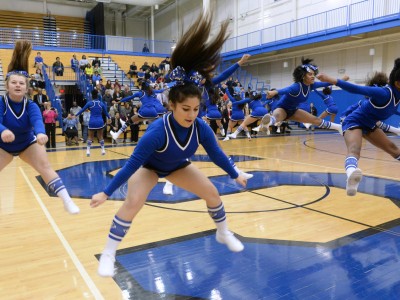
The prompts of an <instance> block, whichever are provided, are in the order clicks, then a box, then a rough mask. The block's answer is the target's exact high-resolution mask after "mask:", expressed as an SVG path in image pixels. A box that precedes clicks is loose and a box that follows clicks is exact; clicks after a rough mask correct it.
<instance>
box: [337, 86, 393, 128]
mask: <svg viewBox="0 0 400 300" xmlns="http://www.w3.org/2000/svg"><path fill="white" fill-rule="evenodd" d="M336 85H337V86H339V87H340V88H342V89H343V90H346V91H348V92H350V93H355V94H361V95H364V96H368V97H369V99H368V100H363V101H361V102H360V103H359V104H360V105H359V106H358V107H356V108H355V109H354V110H353V111H352V112H351V113H350V114H349V115H348V116H347V117H346V118H345V119H344V121H343V123H342V128H343V132H345V131H346V130H348V129H352V128H361V129H362V130H363V132H369V131H372V130H374V129H375V127H376V122H378V121H381V120H382V121H383V120H386V119H387V118H389V117H391V116H392V115H394V114H396V113H397V109H398V106H399V103H400V92H399V91H398V90H397V89H396V88H395V87H394V86H391V85H386V86H383V87H376V86H359V85H355V84H352V83H349V82H346V81H343V80H338V81H337V84H336Z"/></svg>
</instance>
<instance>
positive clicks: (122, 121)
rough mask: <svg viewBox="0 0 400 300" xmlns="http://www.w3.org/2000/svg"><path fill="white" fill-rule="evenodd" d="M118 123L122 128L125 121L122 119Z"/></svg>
mask: <svg viewBox="0 0 400 300" xmlns="http://www.w3.org/2000/svg"><path fill="white" fill-rule="evenodd" d="M119 122H120V123H121V125H122V127H123V126H124V125H125V123H126V122H125V121H124V120H122V119H119Z"/></svg>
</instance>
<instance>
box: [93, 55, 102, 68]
mask: <svg viewBox="0 0 400 300" xmlns="http://www.w3.org/2000/svg"><path fill="white" fill-rule="evenodd" d="M96 65H97V66H98V67H100V66H101V61H100V59H99V58H98V57H95V58H94V59H93V60H92V66H93V67H95V66H96Z"/></svg>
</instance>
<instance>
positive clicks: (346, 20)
mask: <svg viewBox="0 0 400 300" xmlns="http://www.w3.org/2000/svg"><path fill="white" fill-rule="evenodd" d="M399 16H400V0H365V1H362V2H358V3H354V4H351V5H349V6H343V7H339V8H337V9H333V10H329V11H326V12H323V13H319V14H315V15H311V16H308V17H305V18H301V19H298V20H294V21H291V22H287V23H283V24H279V25H276V26H272V27H268V28H263V29H261V30H258V31H254V32H250V33H247V34H244V35H240V36H237V37H234V38H231V39H228V40H227V41H226V43H225V45H224V47H223V53H227V52H232V51H237V50H240V49H247V48H252V47H260V46H262V45H273V44H279V43H283V42H287V41H291V40H293V39H296V38H308V37H310V36H313V35H326V34H328V33H330V32H335V31H340V30H342V31H343V30H347V29H351V28H354V27H357V26H361V25H363V24H371V25H372V24H376V23H379V22H383V21H387V20H397V19H399ZM17 39H27V40H30V41H32V43H33V45H34V46H41V47H50V48H52V47H57V48H73V49H92V50H97V51H102V52H104V51H111V52H124V53H132V52H135V53H141V52H142V49H143V46H144V44H145V43H146V44H147V45H148V47H149V49H150V52H149V53H145V54H146V55H152V54H158V55H169V54H170V53H171V51H172V47H173V46H174V44H175V43H174V42H170V41H157V40H146V39H140V38H130V37H120V36H97V35H88V34H78V33H66V32H51V31H40V30H23V29H15V28H0V44H3V45H13V44H14V42H15V40H17Z"/></svg>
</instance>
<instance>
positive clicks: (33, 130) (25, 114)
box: [0, 95, 46, 155]
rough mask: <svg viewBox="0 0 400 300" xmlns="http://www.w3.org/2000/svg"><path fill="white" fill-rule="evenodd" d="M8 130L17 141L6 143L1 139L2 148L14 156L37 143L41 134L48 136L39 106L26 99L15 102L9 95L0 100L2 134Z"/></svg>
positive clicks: (0, 131)
mask: <svg viewBox="0 0 400 300" xmlns="http://www.w3.org/2000/svg"><path fill="white" fill-rule="evenodd" d="M6 129H8V130H10V131H12V133H14V135H15V140H14V141H13V142H11V143H4V142H3V141H2V140H1V139H0V148H1V149H3V150H4V151H6V152H8V153H12V154H14V155H18V154H19V153H20V152H22V151H24V150H25V149H26V148H28V147H29V146H30V145H31V144H33V143H35V142H36V135H38V134H39V133H43V134H46V131H45V128H44V123H43V117H42V114H41V112H40V108H39V106H38V105H37V104H36V103H34V102H33V101H31V100H28V99H26V98H24V99H23V100H22V101H21V102H14V101H12V100H11V99H9V98H8V95H6V96H4V97H1V99H0V134H1V133H2V132H3V131H4V130H6Z"/></svg>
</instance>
